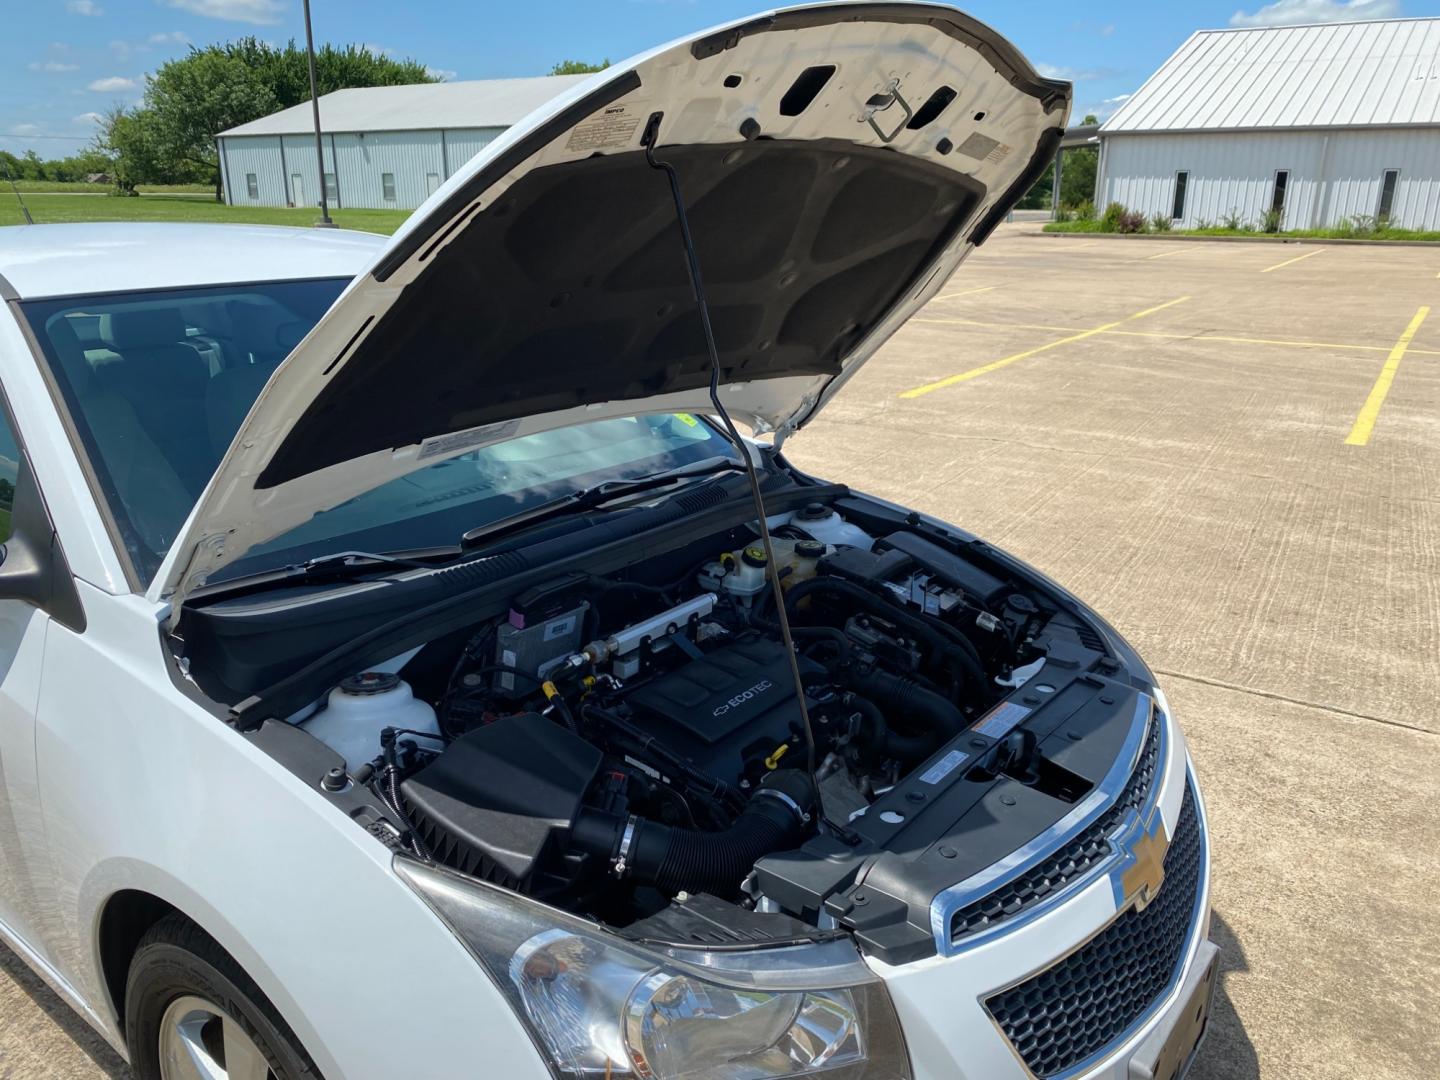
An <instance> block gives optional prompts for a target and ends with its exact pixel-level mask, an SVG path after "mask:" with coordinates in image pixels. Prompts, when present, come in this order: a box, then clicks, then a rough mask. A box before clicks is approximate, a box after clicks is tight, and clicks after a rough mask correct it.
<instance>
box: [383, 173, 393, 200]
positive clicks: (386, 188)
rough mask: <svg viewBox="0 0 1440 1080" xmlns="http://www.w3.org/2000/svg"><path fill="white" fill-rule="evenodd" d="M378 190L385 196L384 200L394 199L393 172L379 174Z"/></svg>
mask: <svg viewBox="0 0 1440 1080" xmlns="http://www.w3.org/2000/svg"><path fill="white" fill-rule="evenodd" d="M380 191H381V194H383V195H384V196H385V201H386V202H394V201H395V174H394V173H393V172H385V173H381V174H380Z"/></svg>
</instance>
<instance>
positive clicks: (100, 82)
mask: <svg viewBox="0 0 1440 1080" xmlns="http://www.w3.org/2000/svg"><path fill="white" fill-rule="evenodd" d="M88 89H91V90H94V91H96V92H97V93H101V94H113V93H115V92H116V91H117V90H134V89H135V80H134V79H127V78H126V77H125V76H124V75H110V76H107V77H106V78H103V79H96V80H95V81H94V82H92V83H91V84H90V86H89V87H88Z"/></svg>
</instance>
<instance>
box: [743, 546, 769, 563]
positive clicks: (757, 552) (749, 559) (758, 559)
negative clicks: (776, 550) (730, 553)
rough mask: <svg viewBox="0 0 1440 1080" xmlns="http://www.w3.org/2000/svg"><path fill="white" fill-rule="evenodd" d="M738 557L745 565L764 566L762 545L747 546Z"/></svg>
mask: <svg viewBox="0 0 1440 1080" xmlns="http://www.w3.org/2000/svg"><path fill="white" fill-rule="evenodd" d="M740 558H741V560H742V561H743V562H744V563H745V565H746V566H764V565H765V549H764V548H762V547H747V548H746V549H745V550H744V551H742V552H741V553H740Z"/></svg>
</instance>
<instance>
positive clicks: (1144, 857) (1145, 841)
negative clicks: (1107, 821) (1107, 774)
mask: <svg viewBox="0 0 1440 1080" xmlns="http://www.w3.org/2000/svg"><path fill="white" fill-rule="evenodd" d="M1115 846H1116V848H1117V849H1118V850H1119V852H1120V856H1121V858H1120V863H1119V865H1118V866H1116V867H1115V869H1114V870H1113V871H1112V872H1111V879H1110V880H1111V881H1112V882H1113V883H1114V885H1115V899H1116V901H1117V902H1118V904H1119V906H1120V907H1121V908H1122V909H1123V908H1128V907H1130V906H1132V905H1133V906H1134V908H1135V910H1136V911H1140V910H1143V909H1144V907H1145V906H1146V905H1147V904H1149V903H1150V901H1151V900H1154V899H1155V894H1156V893H1158V892H1159V891H1160V886H1161V885H1162V884H1164V882H1165V853H1166V852H1167V851H1168V850H1170V839H1169V837H1167V836H1166V835H1165V822H1164V820H1163V819H1162V818H1161V816H1160V807H1159V805H1155V806H1152V807H1150V815H1149V817H1148V818H1141V817H1140V815H1139V814H1133V815H1131V817H1130V819H1129V820H1128V821H1127V822H1126V823H1125V828H1124V829H1123V830H1122V831H1121V832H1120V834H1119V835H1118V836H1117V837H1115Z"/></svg>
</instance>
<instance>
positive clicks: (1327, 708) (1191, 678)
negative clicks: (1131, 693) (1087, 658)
mask: <svg viewBox="0 0 1440 1080" xmlns="http://www.w3.org/2000/svg"><path fill="white" fill-rule="evenodd" d="M1150 670H1151V671H1153V672H1154V673H1155V674H1156V675H1164V676H1165V677H1166V678H1167V679H1184V680H1185V681H1186V682H1196V683H1203V684H1204V685H1205V686H1214V687H1218V688H1219V689H1221V690H1233V691H1235V692H1236V693H1238V694H1252V695H1254V696H1255V697H1262V698H1268V699H1269V700H1271V701H1281V702H1284V703H1285V704H1286V705H1299V706H1301V707H1302V708H1306V709H1319V710H1320V711H1321V712H1328V713H1332V714H1334V715H1336V716H1343V717H1346V718H1347V719H1350V720H1369V721H1370V722H1371V723H1375V724H1384V725H1385V726H1386V727H1395V728H1400V729H1401V730H1403V731H1413V732H1415V733H1416V734H1417V735H1429V736H1431V737H1432V738H1437V737H1440V731H1431V730H1429V729H1428V728H1423V727H1420V726H1419V725H1418V724H1407V723H1406V722H1405V721H1404V720H1392V719H1390V718H1389V717H1386V716H1373V715H1371V714H1370V713H1361V712H1353V711H1351V710H1350V709H1342V708H1340V707H1339V706H1337V705H1322V704H1321V703H1320V702H1318V701H1306V700H1305V699H1304V698H1293V697H1288V696H1286V695H1285V694H1277V693H1275V692H1274V691H1273V690H1259V689H1256V688H1255V687H1253V686H1241V685H1240V684H1239V683H1232V682H1226V681H1225V680H1224V679H1211V678H1209V677H1207V676H1205V675H1187V674H1186V673H1184V672H1183V671H1167V670H1165V669H1164V668H1158V667H1157V668H1151V669H1150Z"/></svg>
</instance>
